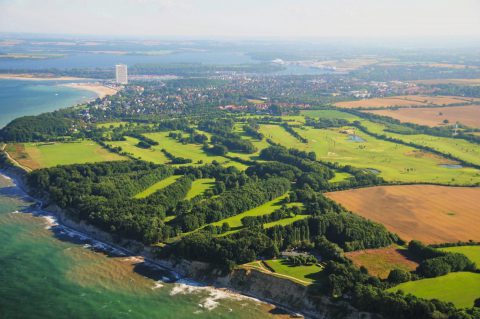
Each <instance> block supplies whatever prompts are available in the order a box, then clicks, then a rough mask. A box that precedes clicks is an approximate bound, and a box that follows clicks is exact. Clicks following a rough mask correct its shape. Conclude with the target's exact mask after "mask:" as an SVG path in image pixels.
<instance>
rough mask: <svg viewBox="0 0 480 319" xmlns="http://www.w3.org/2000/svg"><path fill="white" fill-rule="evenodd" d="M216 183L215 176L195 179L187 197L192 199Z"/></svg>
mask: <svg viewBox="0 0 480 319" xmlns="http://www.w3.org/2000/svg"><path fill="white" fill-rule="evenodd" d="M214 185H215V179H214V178H201V179H197V180H195V181H193V183H192V188H191V189H190V190H189V191H188V193H187V196H186V197H185V199H188V200H189V199H192V198H194V197H195V196H198V195H201V194H203V193H204V192H205V191H206V190H207V189H212V188H213V186H214Z"/></svg>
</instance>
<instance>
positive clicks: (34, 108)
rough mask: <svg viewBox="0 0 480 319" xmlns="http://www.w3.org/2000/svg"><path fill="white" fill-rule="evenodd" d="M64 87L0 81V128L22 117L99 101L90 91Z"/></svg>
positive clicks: (52, 84) (43, 82)
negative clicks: (89, 101) (93, 100)
mask: <svg viewBox="0 0 480 319" xmlns="http://www.w3.org/2000/svg"><path fill="white" fill-rule="evenodd" d="M61 83H62V82H57V81H31V80H4V79H0V127H3V126H4V125H6V124H8V122H10V121H11V120H13V119H15V118H17V117H19V116H24V115H36V114H40V113H43V112H49V111H54V110H58V109H60V108H64V107H68V106H72V105H75V104H77V103H80V102H82V101H86V100H90V99H93V98H95V97H96V94H95V93H93V92H91V91H86V90H79V89H75V88H69V87H64V86H60V85H59V84H61ZM64 83H65V82H64Z"/></svg>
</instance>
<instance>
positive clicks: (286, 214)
mask: <svg viewBox="0 0 480 319" xmlns="http://www.w3.org/2000/svg"><path fill="white" fill-rule="evenodd" d="M301 212H302V209H301V208H300V207H298V206H292V207H287V206H282V207H281V208H279V209H276V210H275V211H274V212H273V213H270V214H265V215H260V216H246V217H243V218H242V219H241V222H242V225H243V226H244V227H255V226H262V225H263V224H267V223H271V222H274V221H277V220H281V219H285V218H290V217H295V216H296V215H298V214H300V213H301Z"/></svg>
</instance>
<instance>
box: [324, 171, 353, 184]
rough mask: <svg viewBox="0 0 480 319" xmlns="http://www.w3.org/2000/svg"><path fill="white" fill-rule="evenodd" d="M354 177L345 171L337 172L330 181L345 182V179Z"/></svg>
mask: <svg viewBox="0 0 480 319" xmlns="http://www.w3.org/2000/svg"><path fill="white" fill-rule="evenodd" d="M350 177H352V174H349V173H344V172H337V171H336V172H335V176H334V177H333V178H332V179H330V180H329V182H330V183H338V182H343V181H344V180H347V179H349V178H350Z"/></svg>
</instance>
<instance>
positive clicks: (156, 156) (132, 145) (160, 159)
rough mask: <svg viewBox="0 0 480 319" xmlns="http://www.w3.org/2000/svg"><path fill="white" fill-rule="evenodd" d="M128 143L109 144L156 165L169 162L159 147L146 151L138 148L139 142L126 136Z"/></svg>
mask: <svg viewBox="0 0 480 319" xmlns="http://www.w3.org/2000/svg"><path fill="white" fill-rule="evenodd" d="M125 138H126V141H112V142H108V144H109V145H112V146H120V147H121V148H122V151H124V152H126V153H129V154H131V155H132V156H133V157H135V158H138V159H142V160H144V161H147V162H153V163H156V164H165V163H168V162H169V159H168V158H166V157H165V154H163V153H162V152H161V151H160V149H159V148H158V147H156V146H155V147H152V148H150V149H144V148H140V147H137V146H136V145H137V144H138V142H139V140H138V139H136V138H133V137H130V136H126V137H125Z"/></svg>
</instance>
